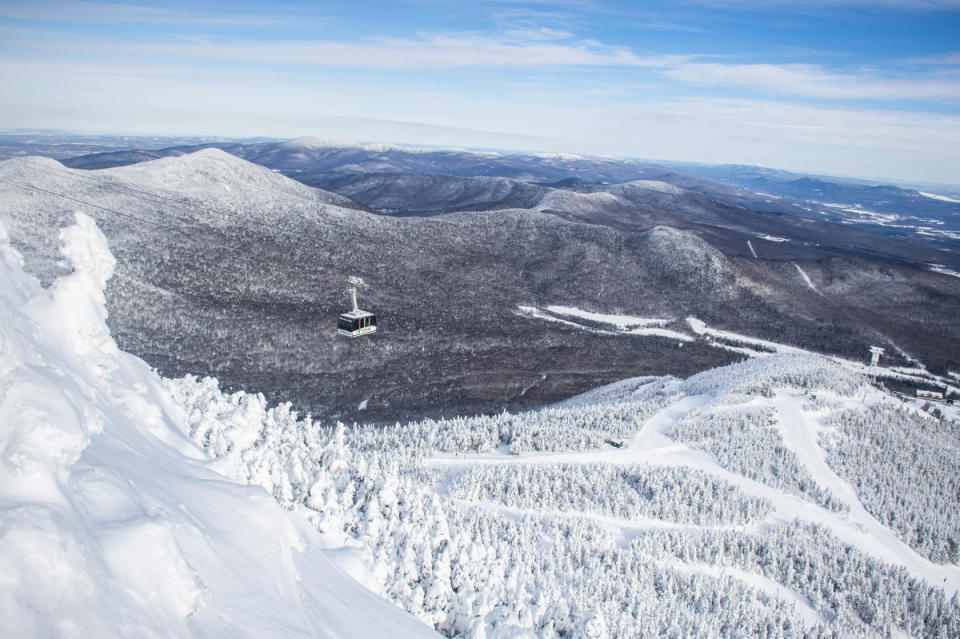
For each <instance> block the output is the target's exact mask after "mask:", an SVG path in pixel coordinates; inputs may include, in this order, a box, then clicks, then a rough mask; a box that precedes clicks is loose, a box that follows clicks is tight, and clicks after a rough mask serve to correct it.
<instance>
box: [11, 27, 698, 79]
mask: <svg viewBox="0 0 960 639" xmlns="http://www.w3.org/2000/svg"><path fill="white" fill-rule="evenodd" d="M0 32H2V33H3V34H6V42H7V46H6V47H5V48H6V50H7V52H8V53H15V52H17V51H21V52H23V53H25V54H32V55H50V54H51V53H56V54H58V55H109V56H111V57H124V58H131V57H132V58H138V59H146V58H160V59H164V60H175V59H182V60H191V61H193V62H195V63H200V62H217V63H230V64H238V63H244V64H256V65H295V66H314V67H324V68H347V69H397V70H400V69H409V70H424V69H455V68H513V69H522V68H530V67H551V66H574V67H576V66H582V67H646V68H662V67H665V66H673V65H676V64H679V63H681V62H683V61H686V60H689V59H690V57H689V56H679V55H663V56H641V55H638V54H636V53H634V52H633V51H632V50H631V49H630V48H628V47H624V46H610V45H605V44H603V43H601V42H598V41H595V40H577V39H573V38H572V37H571V36H570V34H569V33H566V32H562V31H558V30H554V29H546V28H541V29H535V30H520V29H517V30H513V31H510V32H507V33H494V34H490V33H480V32H475V33H474V32H465V33H435V34H430V33H427V34H420V35H418V36H417V37H414V38H366V39H364V40H359V41H332V40H287V41H272V40H219V39H212V38H193V39H190V40H187V39H179V40H177V41H170V40H167V41H163V42H132V41H116V40H114V41H103V40H101V39H95V38H88V37H84V36H76V35H73V36H71V35H66V36H61V35H60V34H57V33H55V32H49V31H46V32H45V31H41V30H33V31H26V30H23V29H16V30H13V29H0Z"/></svg>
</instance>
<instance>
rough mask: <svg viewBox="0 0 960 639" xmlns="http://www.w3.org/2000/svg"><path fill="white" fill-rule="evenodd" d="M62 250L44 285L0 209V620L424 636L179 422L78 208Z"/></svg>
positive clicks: (36, 631)
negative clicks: (124, 337) (62, 267)
mask: <svg viewBox="0 0 960 639" xmlns="http://www.w3.org/2000/svg"><path fill="white" fill-rule="evenodd" d="M61 253H62V255H63V257H64V259H65V260H66V261H68V262H69V264H70V265H71V266H72V269H73V272H72V273H71V274H69V275H67V276H64V277H62V278H60V279H58V280H57V281H56V282H55V283H54V284H53V285H52V286H51V287H50V288H49V289H48V290H44V289H42V288H41V286H40V285H39V283H38V282H37V281H36V280H35V279H34V278H32V277H30V276H28V275H26V274H25V273H24V272H23V271H22V269H21V264H22V260H21V258H20V256H19V254H18V253H17V252H15V251H14V250H13V249H11V248H10V246H9V244H8V241H7V235H6V231H5V230H3V229H2V227H0V452H2V455H0V636H2V637H10V638H13V637H66V638H70V637H256V638H260V637H284V638H287V637H330V638H333V637H342V638H353V637H410V638H412V637H427V636H436V635H434V634H433V633H432V632H431V631H430V630H429V629H428V628H427V627H426V626H423V625H422V624H420V623H419V622H418V621H416V620H415V619H413V618H412V617H410V616H409V615H406V614H404V613H402V611H400V610H398V609H396V608H395V607H393V606H392V605H390V604H389V603H387V602H385V601H384V600H383V599H381V598H380V597H378V596H377V595H375V594H373V593H372V592H371V591H369V590H367V589H365V588H364V587H362V586H361V585H359V583H358V582H357V581H355V580H354V579H353V578H352V577H351V576H349V575H348V574H347V573H346V572H344V570H342V569H341V568H340V567H338V565H337V564H336V563H335V562H334V561H333V560H332V559H333V558H335V557H342V558H343V561H340V562H339V563H341V564H342V565H344V566H348V565H349V564H350V561H351V555H350V551H349V550H348V549H340V550H337V546H338V545H341V544H339V543H338V541H337V539H336V538H335V537H325V536H323V535H321V534H320V533H318V532H317V530H316V529H315V528H314V527H313V526H312V525H311V524H310V523H309V522H308V521H307V519H306V518H305V517H304V516H303V515H302V513H298V512H287V511H284V510H283V509H282V508H281V507H280V506H279V505H278V504H277V503H276V502H275V501H274V499H273V498H272V497H271V496H270V495H268V494H267V493H265V492H264V491H263V490H261V489H260V488H257V487H253V486H243V485H241V484H238V483H236V482H235V481H233V480H230V479H227V478H225V477H223V476H222V475H219V474H217V473H215V472H214V471H213V470H212V468H211V463H210V461H209V459H208V457H207V455H206V453H204V452H203V451H202V450H201V449H200V448H199V447H197V446H195V445H194V444H193V443H191V442H190V441H189V440H188V439H186V438H185V437H184V436H183V434H182V432H181V429H182V428H184V420H185V415H184V413H183V410H182V408H181V407H180V406H179V405H177V404H176V403H174V402H173V401H172V400H171V398H170V396H169V394H168V393H167V391H166V390H164V388H163V387H162V385H161V380H160V378H159V377H158V376H157V375H156V374H155V373H153V372H152V371H151V370H150V369H149V367H148V366H147V365H146V364H145V363H144V362H143V361H141V360H139V359H137V358H135V357H133V356H131V355H128V354H126V353H123V352H121V351H120V350H119V349H118V348H117V346H116V344H115V343H114V341H113V339H112V338H111V336H110V334H109V332H108V330H107V328H106V325H105V323H104V320H105V318H106V310H105V306H104V297H103V292H102V291H103V286H104V284H105V283H106V281H107V280H108V279H109V278H110V276H111V274H112V272H113V268H114V259H113V257H112V256H111V254H110V252H109V250H108V249H107V245H106V240H105V238H104V237H103V235H102V234H101V233H100V231H99V230H98V229H97V228H96V225H95V223H94V222H93V220H92V219H91V218H89V217H87V216H86V215H83V214H80V213H78V214H77V215H76V224H75V225H74V226H72V227H70V228H67V229H65V230H63V231H62V232H61ZM354 554H355V552H354ZM338 561H339V560H338ZM354 564H356V562H354ZM353 569H354V572H355V574H357V575H358V576H363V573H362V572H357V571H356V565H354V568H353Z"/></svg>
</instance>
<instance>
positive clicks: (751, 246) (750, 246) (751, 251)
mask: <svg viewBox="0 0 960 639" xmlns="http://www.w3.org/2000/svg"><path fill="white" fill-rule="evenodd" d="M747 247H748V248H749V249H750V253H751V254H752V255H753V256H754V257H757V252H756V251H754V250H753V244H751V243H750V240H747ZM757 259H759V258H757Z"/></svg>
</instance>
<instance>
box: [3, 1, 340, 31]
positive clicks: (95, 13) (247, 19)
mask: <svg viewBox="0 0 960 639" xmlns="http://www.w3.org/2000/svg"><path fill="white" fill-rule="evenodd" d="M0 19H3V20H7V21H11V20H21V21H33V22H56V23H60V24H98V25H104V24H144V25H151V26H156V25H175V26H187V27H196V28H205V29H209V28H223V29H280V28H289V27H294V26H296V27H303V26H310V25H319V24H322V23H323V20H322V19H320V18H318V17H317V16H315V15H312V14H309V15H308V14H304V13H290V12H283V11H278V10H273V11H270V12H250V11H243V12H237V13H224V12H222V11H204V10H203V8H202V5H199V6H198V7H197V8H195V9H191V10H185V9H183V8H182V7H180V8H176V9H175V8H166V7H156V6H144V5H137V4H124V3H119V2H59V1H58V2H35V3H9V4H5V5H0Z"/></svg>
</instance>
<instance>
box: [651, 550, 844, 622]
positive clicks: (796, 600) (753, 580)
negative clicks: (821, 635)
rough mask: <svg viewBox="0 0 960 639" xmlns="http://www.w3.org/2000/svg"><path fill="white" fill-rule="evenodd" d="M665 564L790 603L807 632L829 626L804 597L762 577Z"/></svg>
mask: <svg viewBox="0 0 960 639" xmlns="http://www.w3.org/2000/svg"><path fill="white" fill-rule="evenodd" d="M667 563H668V565H670V566H671V567H672V568H674V569H676V570H679V571H680V572H685V573H688V574H689V573H701V574H704V575H710V576H711V577H718V578H723V577H733V578H734V579H738V580H740V581H742V582H744V583H746V584H748V585H750V586H753V587H754V588H756V589H757V590H760V591H762V592H765V593H766V594H768V595H770V596H771V597H774V598H776V599H780V600H781V601H784V602H787V603H791V604H793V605H794V606H795V608H796V612H797V614H798V615H799V617H800V619H801V620H802V621H803V625H804V627H805V628H806V629H807V630H810V629H812V628H814V627H816V626H817V625H818V624H824V625H830V620H829V619H827V618H826V617H824V616H823V615H822V614H820V613H819V612H818V611H817V610H816V608H814V607H813V604H811V603H810V600H809V599H807V598H806V597H805V596H803V595H801V594H800V593H798V592H796V591H794V590H791V589H790V588H787V587H786V586H784V585H783V584H781V583H779V582H777V581H774V580H773V579H770V578H768V577H764V576H763V575H758V574H756V573H752V572H748V571H746V570H741V569H740V568H735V567H733V566H713V565H710V564H704V563H685V562H682V561H671V562H667Z"/></svg>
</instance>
